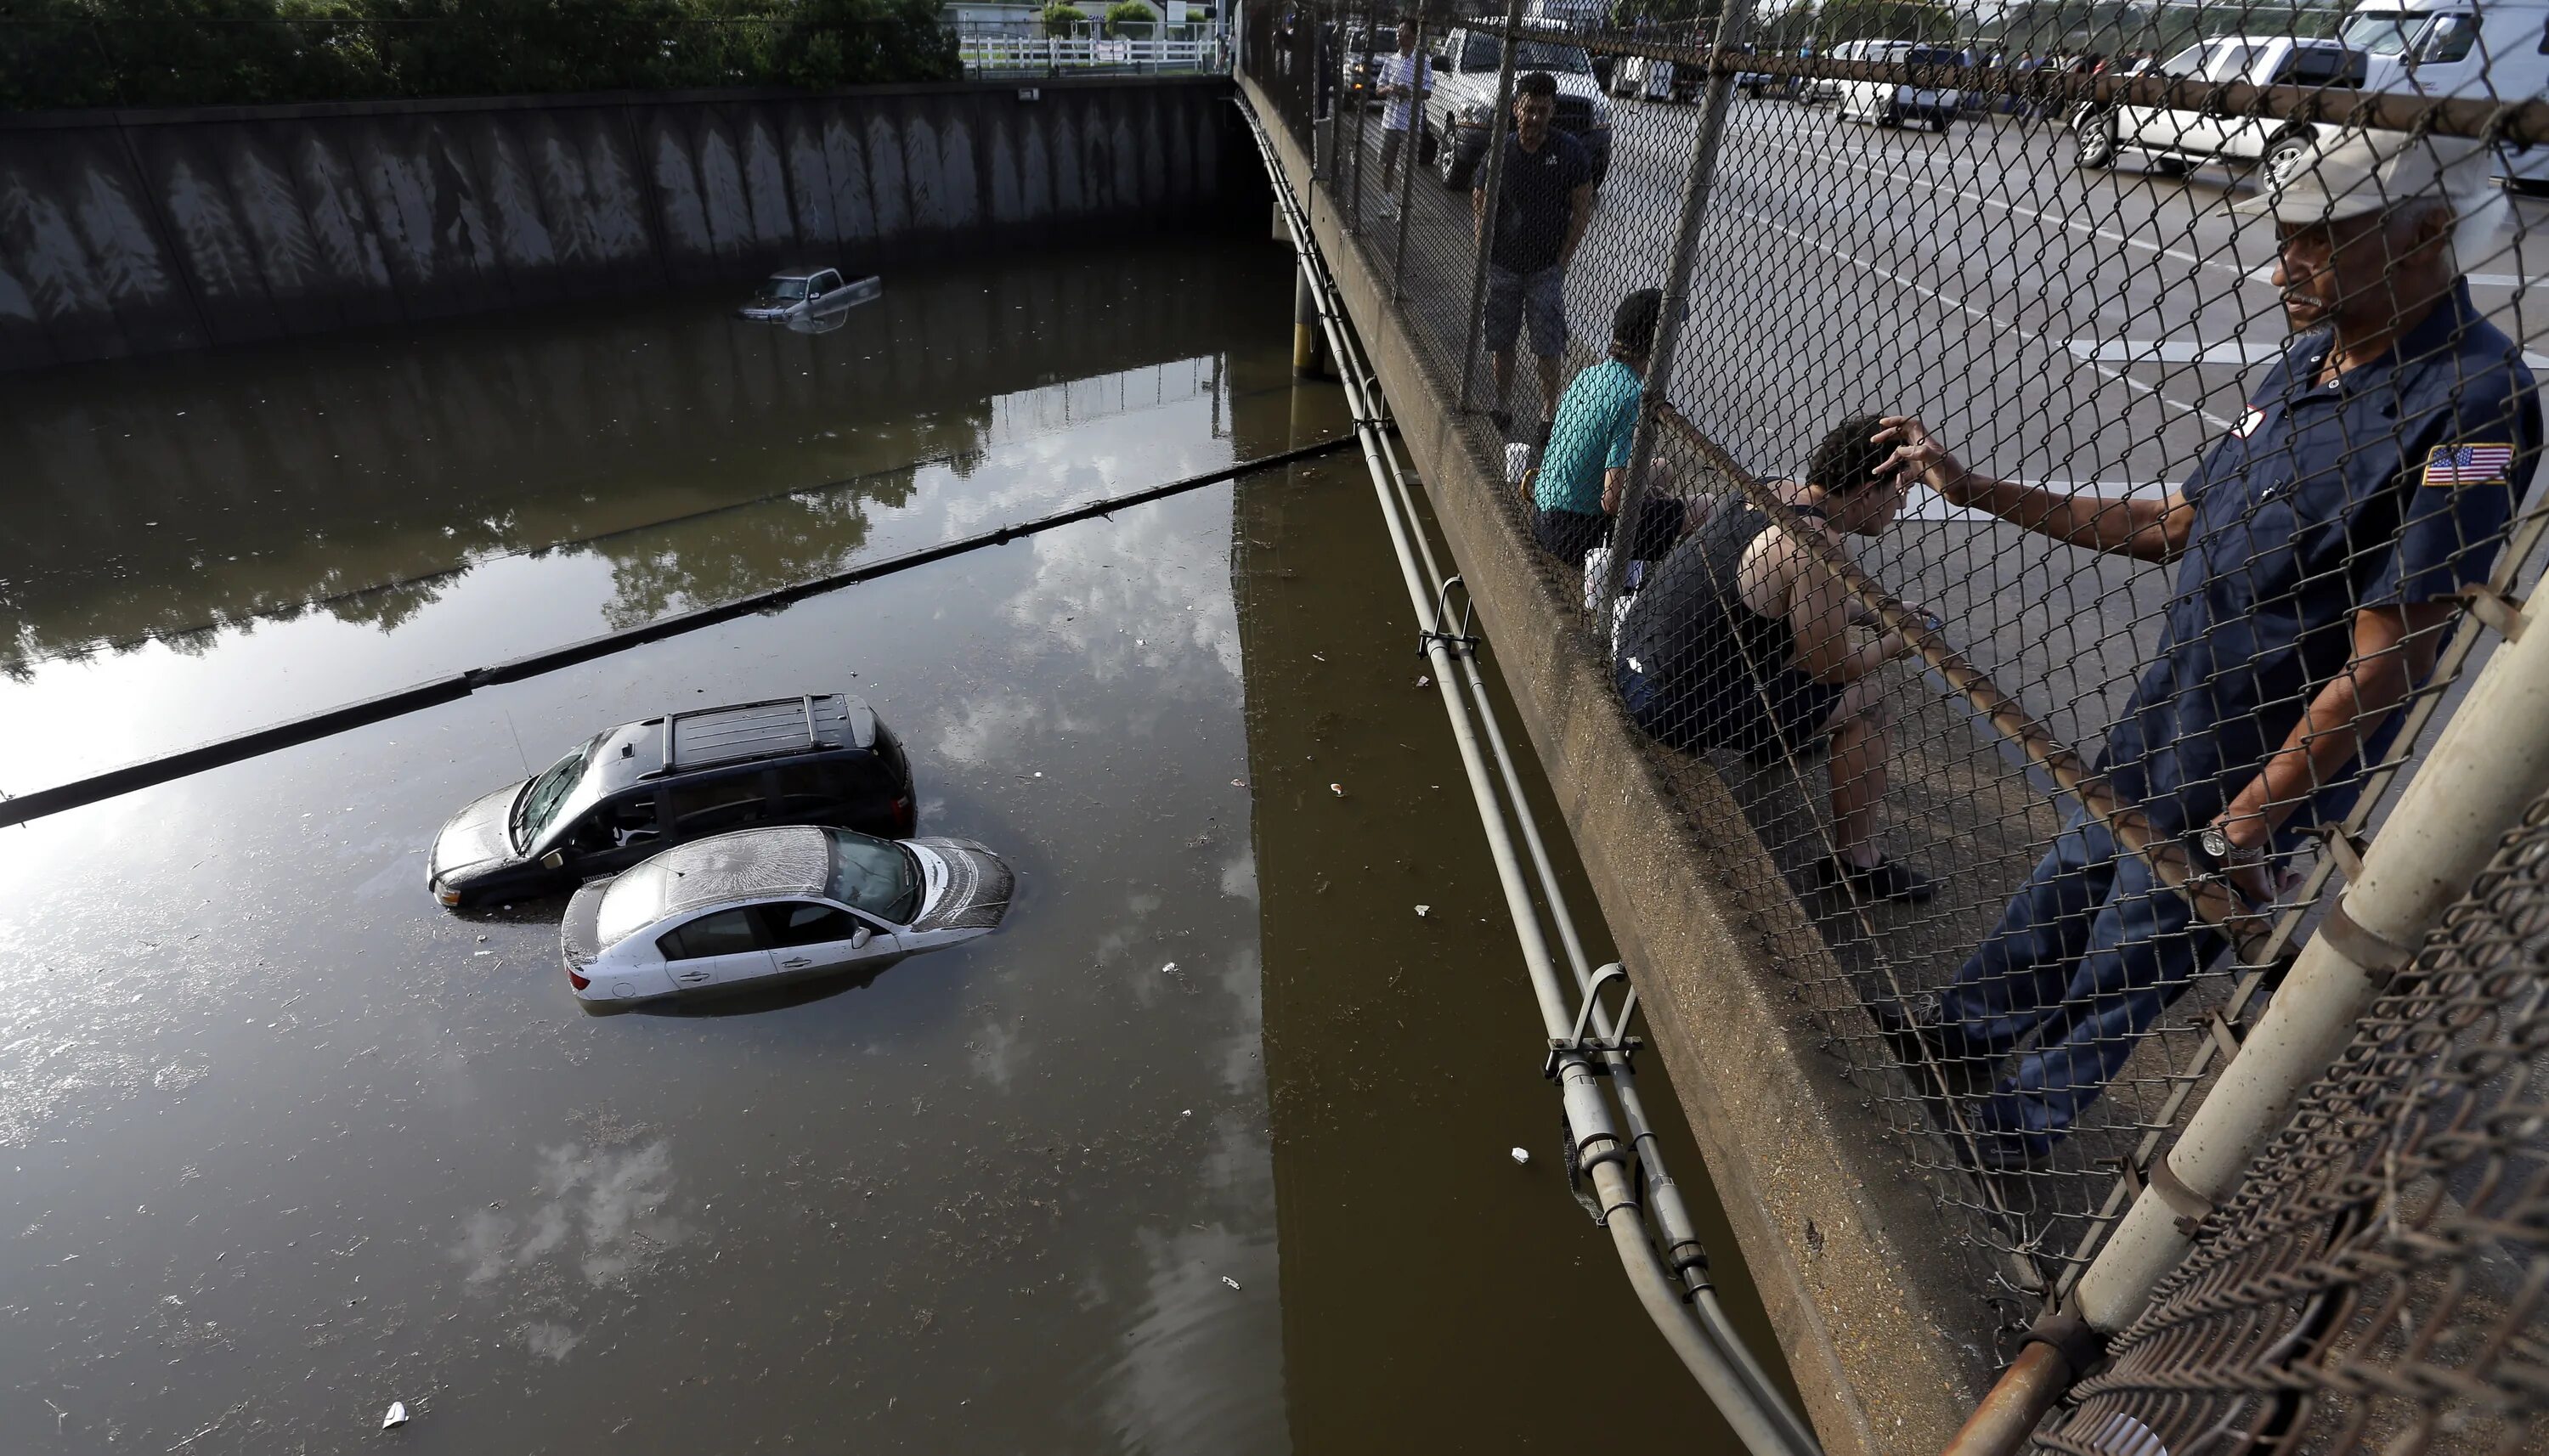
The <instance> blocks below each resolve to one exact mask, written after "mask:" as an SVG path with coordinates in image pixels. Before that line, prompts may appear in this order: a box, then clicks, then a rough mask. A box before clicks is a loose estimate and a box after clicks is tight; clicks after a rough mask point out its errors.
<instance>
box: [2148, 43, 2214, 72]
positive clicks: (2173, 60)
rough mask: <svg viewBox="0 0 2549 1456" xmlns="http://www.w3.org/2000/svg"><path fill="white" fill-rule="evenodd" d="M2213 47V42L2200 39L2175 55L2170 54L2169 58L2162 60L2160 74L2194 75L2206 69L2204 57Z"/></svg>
mask: <svg viewBox="0 0 2549 1456" xmlns="http://www.w3.org/2000/svg"><path fill="white" fill-rule="evenodd" d="M2211 49H2212V43H2210V42H2206V41H2198V42H2196V43H2195V44H2194V45H2192V46H2187V47H2186V48H2185V49H2184V50H2181V51H2179V52H2177V53H2176V54H2175V55H2172V56H2170V57H2169V58H2168V59H2166V60H2164V61H2161V62H2160V67H2159V71H2160V74H2161V75H2164V76H2191V75H2194V74H2195V73H2196V72H2198V71H2200V70H2202V69H2204V57H2205V55H2206V54H2207V53H2208V52H2209V51H2210V50H2211Z"/></svg>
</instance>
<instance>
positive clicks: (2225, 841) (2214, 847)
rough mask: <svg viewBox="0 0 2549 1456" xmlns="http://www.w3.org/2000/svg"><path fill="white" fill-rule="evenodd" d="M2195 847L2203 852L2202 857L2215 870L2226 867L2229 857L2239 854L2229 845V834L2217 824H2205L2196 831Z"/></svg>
mask: <svg viewBox="0 0 2549 1456" xmlns="http://www.w3.org/2000/svg"><path fill="white" fill-rule="evenodd" d="M2195 847H2196V848H2197V849H2199V850H2202V851H2203V852H2204V857H2205V858H2206V859H2208V860H2211V861H2212V862H2213V865H2214V867H2215V868H2217V869H2219V868H2221V867H2223V866H2225V865H2228V864H2229V863H2230V857H2231V856H2232V855H2235V854H2237V853H2238V852H2239V847H2238V846H2237V845H2234V844H2232V843H2230V832H2229V831H2228V830H2225V829H2223V828H2222V827H2221V826H2220V825H2219V824H2207V825H2205V826H2204V827H2203V828H2202V829H2199V830H2197V831H2196V833H2195Z"/></svg>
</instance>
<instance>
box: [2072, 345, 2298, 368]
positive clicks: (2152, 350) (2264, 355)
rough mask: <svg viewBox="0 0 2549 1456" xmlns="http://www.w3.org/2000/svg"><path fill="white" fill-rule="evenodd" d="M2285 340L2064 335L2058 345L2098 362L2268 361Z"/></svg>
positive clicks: (2275, 356)
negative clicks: (2276, 341)
mask: <svg viewBox="0 0 2549 1456" xmlns="http://www.w3.org/2000/svg"><path fill="white" fill-rule="evenodd" d="M2286 346H2287V345H2286V344H2285V343H2267V342H2266V341H2264V340H2263V339H2247V338H2237V339H2226V340H2219V341H2216V342H2214V343H2206V342H2205V341H2204V340H2202V339H2197V338H2068V339H2064V340H2063V341H2062V347H2064V348H2066V349H2069V350H2070V351H2071V353H2072V355H2073V356H2074V357H2076V358H2081V359H2088V360H2091V361H2094V362H2096V363H2100V364H2235V365H2238V366H2240V367H2242V368H2245V367H2247V366H2248V365H2251V364H2271V363H2273V362H2274V361H2275V360H2277V359H2280V358H2282V357H2283V356H2284V349H2285V348H2286Z"/></svg>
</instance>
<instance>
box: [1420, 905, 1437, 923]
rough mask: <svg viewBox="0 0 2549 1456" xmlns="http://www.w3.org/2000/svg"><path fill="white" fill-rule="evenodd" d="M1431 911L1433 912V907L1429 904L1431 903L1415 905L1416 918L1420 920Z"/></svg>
mask: <svg viewBox="0 0 2549 1456" xmlns="http://www.w3.org/2000/svg"><path fill="white" fill-rule="evenodd" d="M1433 913H1434V907H1433V906H1431V905H1419V906H1417V907H1416V918H1417V919H1419V920H1422V919H1424V918H1425V917H1426V916H1428V915H1431V914H1433Z"/></svg>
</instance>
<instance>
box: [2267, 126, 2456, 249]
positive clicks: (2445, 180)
mask: <svg viewBox="0 0 2549 1456" xmlns="http://www.w3.org/2000/svg"><path fill="white" fill-rule="evenodd" d="M2490 161H2491V157H2490V155H2489V152H2488V148H2487V147H2486V146H2485V145H2484V144H2482V143H2480V142H2478V141H2474V140H2472V139H2470V138H2468V137H2420V136H2418V135H2416V134H2415V133H2412V132H2390V131H2371V130H2367V129H2365V128H2361V127H2347V128H2344V129H2343V130H2340V131H2333V132H2322V133H2320V134H2319V137H2318V140H2317V142H2316V143H2315V144H2314V145H2313V146H2312V147H2311V148H2310V149H2309V150H2308V151H2305V152H2303V153H2302V154H2301V155H2300V156H2298V157H2296V158H2294V159H2293V163H2292V165H2291V166H2289V167H2287V168H2286V169H2285V170H2284V180H2283V182H2282V184H2281V185H2280V186H2270V187H2268V188H2266V189H2265V190H2264V191H2262V192H2259V193H2258V194H2257V195H2256V196H2254V197H2250V198H2245V199H2243V200H2241V201H2239V202H2237V203H2234V204H2232V205H2231V209H2230V210H2231V211H2232V212H2235V213H2248V214H2252V215H2258V214H2262V215H2264V216H2267V217H2271V218H2273V219H2274V220H2275V221H2276V222H2278V223H2297V224H2301V225H2303V226H2305V227H2307V226H2311V225H2313V224H2318V223H2333V222H2336V221H2338V220H2339V219H2342V218H2357V217H2361V216H2362V215H2364V214H2365V213H2374V212H2379V211H2380V210H2382V209H2383V208H2387V207H2393V206H2396V205H2397V204H2399V203H2403V202H2406V201H2407V200H2409V199H2410V198H2417V197H2436V198H2441V199H2442V200H2443V201H2445V202H2448V203H2450V204H2451V205H2452V211H2453V212H2455V213H2457V214H2460V215H2462V216H2464V217H2466V216H2469V215H2470V214H2472V213H2474V212H2475V211H2476V210H2477V209H2478V208H2479V207H2481V206H2483V205H2484V204H2485V203H2487V202H2488V201H2490V200H2491V199H2492V198H2493V197H2494V196H2495V183H2494V181H2493V179H2492V178H2491V176H2490V173H2491V172H2492V171H2493V170H2494V169H2493V168H2492V167H2491V166H2490V165H2489V162H2490Z"/></svg>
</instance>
